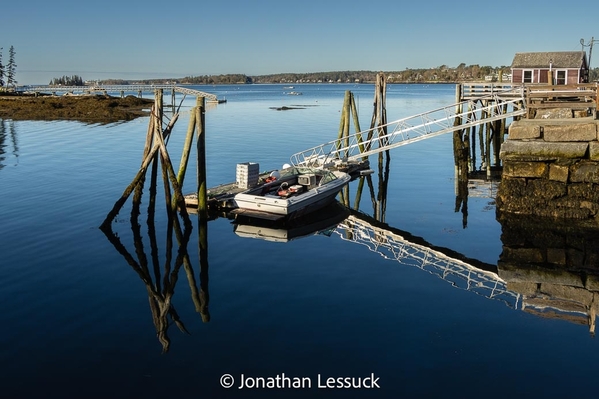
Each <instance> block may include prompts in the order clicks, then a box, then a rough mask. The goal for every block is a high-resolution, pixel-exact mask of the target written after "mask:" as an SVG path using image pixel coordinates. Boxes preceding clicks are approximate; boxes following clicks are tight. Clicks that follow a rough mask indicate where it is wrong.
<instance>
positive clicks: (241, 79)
mask: <svg viewBox="0 0 599 399" xmlns="http://www.w3.org/2000/svg"><path fill="white" fill-rule="evenodd" d="M181 83H183V84H185V83H188V84H196V85H216V84H246V83H253V82H252V78H250V77H249V76H246V75H242V74H229V75H204V76H186V77H184V78H183V79H181Z"/></svg>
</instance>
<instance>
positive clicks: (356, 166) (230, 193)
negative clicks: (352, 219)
mask: <svg viewBox="0 0 599 399" xmlns="http://www.w3.org/2000/svg"><path fill="white" fill-rule="evenodd" d="M369 168H370V163H369V161H368V160H360V161H350V162H347V163H342V164H338V165H337V166H331V167H328V168H327V169H330V170H341V171H343V172H346V173H349V174H350V176H352V179H355V178H357V177H359V176H360V175H364V174H368V171H369ZM272 172H273V171H268V172H262V173H260V174H259V175H258V179H257V181H258V183H257V186H260V185H262V184H264V183H265V182H266V178H267V177H269V176H270V174H271V173H272ZM247 189H248V188H247V187H244V185H241V187H240V184H238V182H233V183H226V184H221V185H219V186H216V187H213V188H210V189H208V190H207V194H208V211H209V212H211V213H213V214H214V213H216V214H219V213H221V214H222V213H230V212H233V214H235V213H237V214H243V213H244V210H242V209H238V208H237V204H236V203H235V201H234V200H233V198H234V197H235V195H236V194H239V193H240V192H242V191H245V190H247ZM185 206H186V208H187V211H188V212H189V213H196V212H197V208H198V195H197V193H191V194H186V195H185ZM250 216H251V215H250Z"/></svg>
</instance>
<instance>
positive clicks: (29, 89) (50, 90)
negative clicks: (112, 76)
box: [17, 84, 226, 108]
mask: <svg viewBox="0 0 599 399" xmlns="http://www.w3.org/2000/svg"><path fill="white" fill-rule="evenodd" d="M156 90H161V91H162V92H163V93H164V92H165V91H166V92H170V94H171V107H173V108H174V107H175V95H176V93H179V94H183V95H191V96H195V97H203V98H205V99H206V101H207V102H215V103H222V102H226V99H218V98H217V96H216V95H215V94H212V93H206V92H203V91H200V90H195V89H190V88H188V87H185V86H177V85H159V84H158V85H135V84H134V85H98V86H20V87H18V88H17V91H19V92H25V93H36V94H37V93H46V94H53V95H57V93H62V94H66V93H71V94H104V95H109V94H113V95H114V94H118V95H119V96H120V97H125V93H135V94H136V95H137V97H140V98H141V97H143V93H148V94H149V95H150V96H154V92H155V91H156Z"/></svg>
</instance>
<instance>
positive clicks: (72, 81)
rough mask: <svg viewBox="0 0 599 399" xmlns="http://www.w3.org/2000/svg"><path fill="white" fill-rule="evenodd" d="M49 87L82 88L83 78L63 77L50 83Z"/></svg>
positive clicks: (75, 76) (76, 76)
mask: <svg viewBox="0 0 599 399" xmlns="http://www.w3.org/2000/svg"><path fill="white" fill-rule="evenodd" d="M50 86H84V83H83V78H81V76H79V75H73V76H63V77H61V78H54V79H52V80H51V81H50Z"/></svg>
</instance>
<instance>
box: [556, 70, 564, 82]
mask: <svg viewBox="0 0 599 399" xmlns="http://www.w3.org/2000/svg"><path fill="white" fill-rule="evenodd" d="M555 72H556V74H555V84H556V85H565V84H566V71H555Z"/></svg>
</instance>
